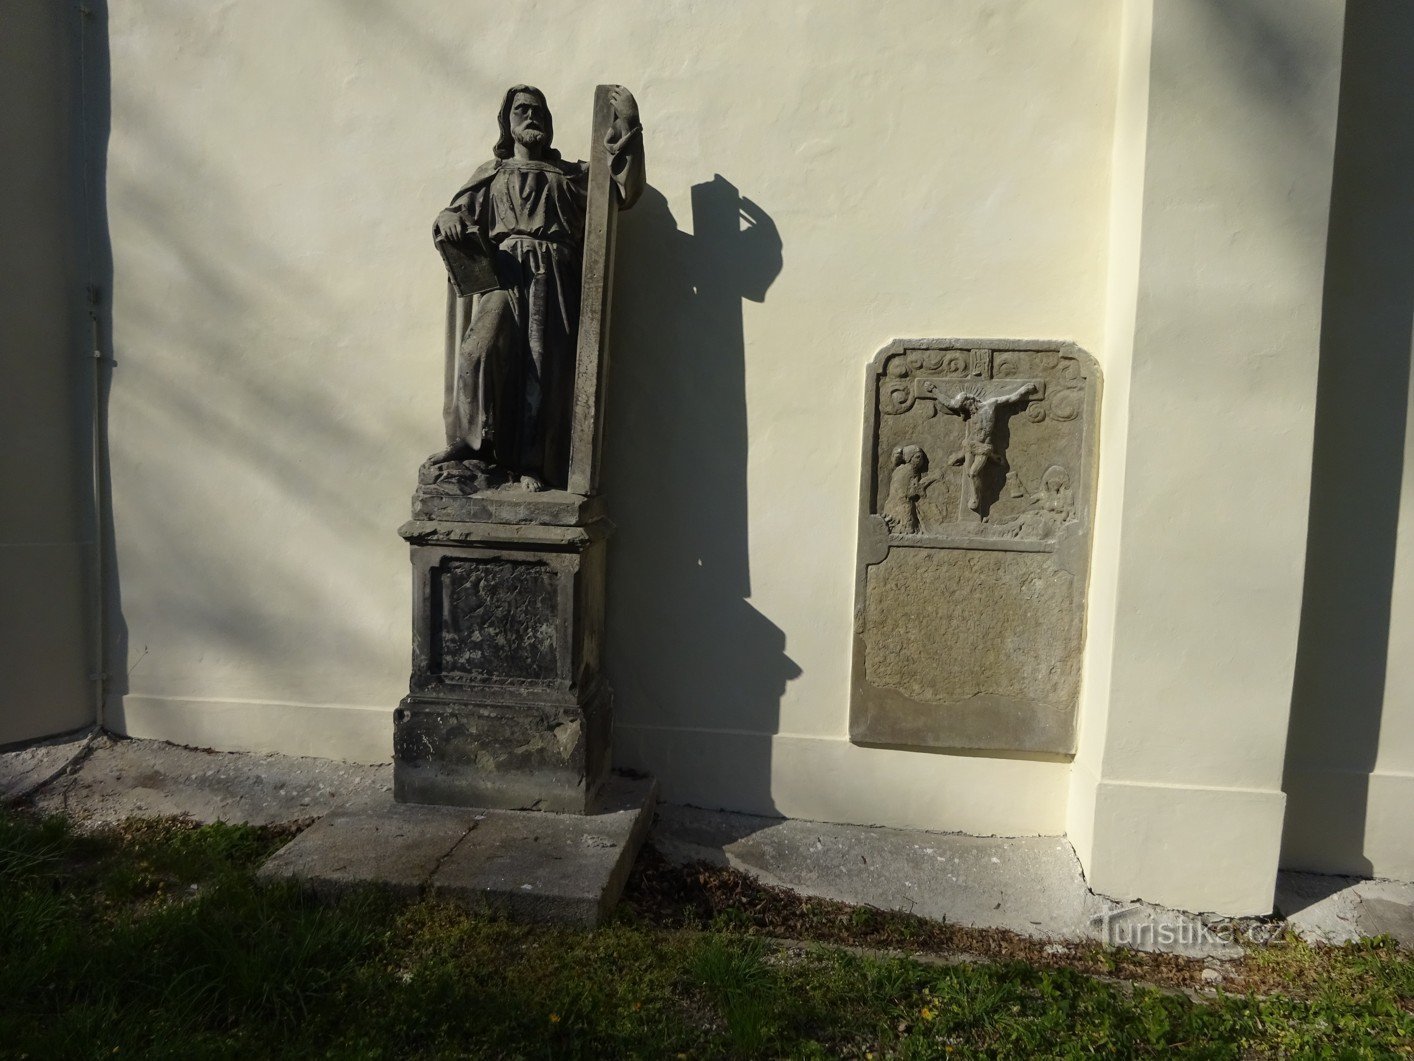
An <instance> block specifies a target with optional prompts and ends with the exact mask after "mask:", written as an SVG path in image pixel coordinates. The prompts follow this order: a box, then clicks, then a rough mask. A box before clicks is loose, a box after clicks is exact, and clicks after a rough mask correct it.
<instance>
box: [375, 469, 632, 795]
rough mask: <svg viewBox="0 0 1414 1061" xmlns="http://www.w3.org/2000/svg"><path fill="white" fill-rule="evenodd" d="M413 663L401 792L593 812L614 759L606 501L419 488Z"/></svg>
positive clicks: (407, 531) (402, 732) (401, 726)
mask: <svg viewBox="0 0 1414 1061" xmlns="http://www.w3.org/2000/svg"><path fill="white" fill-rule="evenodd" d="M413 512H414V515H415V516H435V517H436V518H417V519H413V520H411V521H409V522H408V523H405V524H404V525H403V526H402V527H401V528H400V529H399V533H400V534H401V535H402V536H403V538H405V539H406V540H407V542H408V543H409V545H410V546H411V549H412V564H413V661H412V677H411V680H410V682H409V692H408V695H407V697H405V698H404V699H403V701H402V703H401V704H400V705H399V706H398V709H397V712H396V714H395V715H394V725H393V786H394V795H395V797H396V798H397V799H398V800H399V801H400V802H407V803H437V804H444V805H449V806H463V807H496V808H533V809H538V810H550V811H570V812H575V813H581V814H582V813H585V812H586V811H587V810H588V809H589V808H590V807H591V805H592V803H593V801H594V798H595V795H596V793H597V791H598V789H599V786H600V784H601V783H602V782H603V780H604V778H605V776H606V775H607V773H608V770H609V741H610V710H611V707H610V701H611V697H610V693H609V690H608V688H607V686H606V685H605V683H604V680H603V678H602V675H601V672H600V645H601V643H602V640H603V625H604V563H605V539H606V538H607V537H608V535H609V533H610V531H611V530H612V525H611V524H610V523H609V521H608V520H607V519H606V518H604V515H603V506H602V503H601V502H600V501H599V500H598V499H586V498H583V497H580V496H578V495H574V494H568V493H565V492H563V491H547V492H543V493H530V492H527V491H524V490H517V489H508V490H505V491H494V492H489V493H482V494H478V495H476V496H474V497H447V496H439V495H435V494H430V493H428V492H426V491H421V490H420V491H419V492H418V494H417V495H415V496H414V499H413Z"/></svg>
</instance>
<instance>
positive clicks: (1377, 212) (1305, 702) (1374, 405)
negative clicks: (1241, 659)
mask: <svg viewBox="0 0 1414 1061" xmlns="http://www.w3.org/2000/svg"><path fill="white" fill-rule="evenodd" d="M1346 12H1347V13H1346V24H1345V45H1344V56H1343V62H1342V73H1341V86H1340V112H1339V123H1338V126H1337V132H1336V148H1335V169H1334V176H1333V183H1332V187H1331V209H1330V234H1329V237H1328V242H1327V248H1326V272H1325V288H1324V294H1323V302H1322V320H1321V356H1320V371H1319V377H1318V390H1317V398H1316V433H1315V453H1314V458H1313V462H1312V470H1311V513H1310V529H1309V536H1308V539H1307V547H1306V574H1305V597H1304V599H1303V601H1302V610H1301V632H1300V638H1299V641H1298V646H1297V659H1296V674H1295V683H1294V688H1293V695H1292V708H1291V722H1290V727H1291V728H1290V732H1289V735H1288V739H1287V758H1286V776H1285V782H1284V785H1283V787H1284V789H1285V791H1286V794H1287V810H1286V827H1285V830H1284V834H1283V843H1282V865H1283V866H1284V867H1286V868H1289V869H1313V870H1321V871H1325V872H1345V873H1359V874H1366V875H1368V874H1369V873H1370V872H1371V870H1372V865H1371V863H1370V860H1369V858H1368V857H1367V852H1366V843H1365V840H1366V836H1365V832H1366V821H1365V817H1366V800H1367V795H1368V790H1369V775H1370V772H1371V770H1372V769H1373V768H1374V765H1375V757H1376V753H1377V751H1378V746H1379V739H1380V719H1381V714H1382V711H1383V710H1384V706H1385V699H1386V695H1385V694H1386V690H1385V676H1386V670H1387V668H1388V666H1389V664H1390V662H1391V661H1390V659H1389V637H1390V609H1391V603H1392V594H1393V580H1394V574H1395V551H1396V545H1397V529H1398V527H1397V525H1398V520H1399V507H1400V486H1401V483H1402V480H1403V477H1404V464H1405V452H1406V451H1405V434H1406V430H1407V425H1406V417H1407V411H1408V401H1409V375H1410V344H1411V323H1412V322H1414V197H1411V196H1410V194H1409V174H1410V173H1411V172H1414V6H1411V5H1408V4H1405V3H1397V2H1383V3H1351V4H1349V5H1348V6H1347V8H1346ZM1393 662H1394V665H1395V666H1396V667H1407V666H1409V665H1410V663H1409V661H1408V660H1403V659H1395V660H1394V661H1393ZM1399 706H1401V707H1403V708H1404V709H1408V705H1399Z"/></svg>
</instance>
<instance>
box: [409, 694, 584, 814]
mask: <svg viewBox="0 0 1414 1061" xmlns="http://www.w3.org/2000/svg"><path fill="white" fill-rule="evenodd" d="M610 726H611V705H610V696H609V691H608V689H607V688H605V687H603V686H600V688H599V691H598V693H597V694H596V695H594V696H592V697H591V698H590V699H589V700H588V701H587V702H586V703H585V704H583V705H582V706H581V705H578V704H575V703H574V702H573V701H570V702H568V703H564V704H559V705H557V704H554V703H524V702H522V703H513V704H506V703H475V702H469V703H468V702H460V703H457V702H449V701H446V700H432V699H427V698H424V697H418V696H407V697H405V698H404V699H403V701H402V703H401V704H400V705H399V706H398V710H397V711H396V712H395V713H394V715H393V796H394V798H395V799H396V800H398V802H400V803H435V804H441V805H443V806H449V807H497V808H502V809H506V810H545V811H560V812H564V813H573V814H587V813H588V812H589V811H590V809H591V808H592V807H593V806H594V801H595V798H596V797H597V795H598V792H599V788H600V786H601V785H602V784H603V782H604V780H605V779H606V778H607V777H608V774H609V740H610Z"/></svg>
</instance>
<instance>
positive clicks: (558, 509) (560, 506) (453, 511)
mask: <svg viewBox="0 0 1414 1061" xmlns="http://www.w3.org/2000/svg"><path fill="white" fill-rule="evenodd" d="M412 515H413V519H415V520H434V521H435V520H441V521H445V522H457V523H510V524H526V523H529V524H535V525H537V526H542V527H582V526H585V525H587V524H589V523H592V522H593V521H594V520H596V519H600V518H602V517H603V515H604V500H603V498H600V497H585V496H584V495H582V494H571V493H567V492H566V491H564V490H542V491H529V490H525V489H522V488H520V487H510V488H502V489H499V490H485V491H482V492H481V493H477V494H471V495H468V496H462V495H455V494H446V493H439V492H433V491H431V490H429V488H427V487H425V486H419V487H418V488H417V490H416V491H415V492H414V493H413V495H412Z"/></svg>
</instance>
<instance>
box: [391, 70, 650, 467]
mask: <svg viewBox="0 0 1414 1061" xmlns="http://www.w3.org/2000/svg"><path fill="white" fill-rule="evenodd" d="M610 102H611V103H612V106H613V121H612V124H611V127H610V129H609V131H608V133H607V134H606V137H605V143H604V146H605V148H606V150H607V153H608V157H609V160H610V172H611V175H612V178H613V184H614V189H615V194H616V196H617V198H618V204H619V207H620V208H621V209H626V208H628V207H630V206H632V205H633V204H634V202H635V201H636V200H637V199H638V196H639V194H640V193H641V192H642V190H643V185H644V165H643V129H642V126H641V125H640V124H639V119H638V104H637V102H636V101H635V100H634V98H633V95H632V93H630V92H629V91H628V89H626V88H623V87H622V86H616V87H615V88H614V89H613V91H612V93H611V95H610ZM498 118H499V123H500V138H499V139H498V140H497V142H496V146H495V148H494V149H493V150H492V154H493V155H494V156H495V157H494V158H492V159H491V161H489V162H487V163H486V164H485V165H483V166H481V167H480V168H478V169H477V170H476V172H475V173H473V174H472V175H471V179H470V180H468V181H467V182H466V183H465V184H464V185H462V187H461V189H460V190H459V191H458V192H457V193H456V195H455V196H453V198H452V202H451V205H449V206H448V207H447V208H446V209H445V210H443V211H442V212H441V213H440V214H438V215H437V220H436V222H435V224H434V228H433V237H434V240H435V241H436V243H437V244H438V247H439V249H441V251H442V254H443V257H444V259H445V260H446V262H447V265H448V271H449V274H450V278H451V281H452V285H453V290H454V292H455V297H454V298H451V299H449V308H448V316H449V319H448V335H449V338H450V342H451V344H452V347H453V348H452V349H451V350H450V351H449V353H450V354H451V357H450V358H449V371H448V382H447V391H448V393H447V395H446V402H445V404H444V420H445V425H446V431H447V445H446V448H445V449H443V450H441V451H439V452H437V453H434V454H433V455H432V456H431V457H429V458H428V459H427V461H426V462H425V463H424V464H423V466H422V470H421V473H420V477H419V478H420V482H421V483H422V486H423V489H424V490H427V489H431V490H433V491H436V492H445V493H449V494H470V493H475V492H477V491H480V490H485V489H490V488H495V487H500V486H507V485H514V486H519V487H521V488H523V489H527V490H543V489H564V488H565V486H566V481H567V475H568V468H569V427H570V412H571V405H572V402H573V386H574V373H575V349H576V341H577V337H578V332H579V315H580V283H581V272H582V267H583V266H582V263H583V258H584V227H585V207H586V202H587V199H588V176H589V164H588V163H586V162H569V161H566V160H565V159H564V158H562V157H561V156H560V153H559V152H558V151H556V150H555V149H554V147H553V146H552V142H553V139H554V120H553V118H552V116H551V114H550V108H549V107H548V106H547V104H546V102H545V95H544V93H543V92H541V91H540V90H539V89H537V88H532V87H531V86H529V85H515V86H513V87H511V88H510V89H508V90H507V91H506V95H505V98H504V99H503V100H502V103H501V109H500V113H499V116H498Z"/></svg>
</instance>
